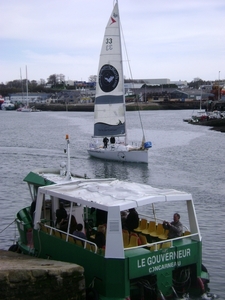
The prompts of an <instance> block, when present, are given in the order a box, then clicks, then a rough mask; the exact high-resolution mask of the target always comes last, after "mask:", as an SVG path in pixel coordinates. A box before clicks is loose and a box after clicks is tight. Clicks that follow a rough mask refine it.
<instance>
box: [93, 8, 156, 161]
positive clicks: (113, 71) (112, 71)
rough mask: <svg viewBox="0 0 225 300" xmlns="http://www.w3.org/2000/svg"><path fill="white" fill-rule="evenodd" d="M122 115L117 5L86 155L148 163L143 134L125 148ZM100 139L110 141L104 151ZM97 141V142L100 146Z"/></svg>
mask: <svg viewBox="0 0 225 300" xmlns="http://www.w3.org/2000/svg"><path fill="white" fill-rule="evenodd" d="M125 114H126V105H125V93H124V76H123V62H122V47H121V32H120V18H119V9H118V2H117V3H116V4H115V6H114V9H113V11H112V14H111V16H110V18H109V21H108V24H107V26H106V29H105V35H104V39H103V44H102V49H101V54H100V61H99V68H98V79H97V83H96V96H95V109H94V136H93V141H92V142H91V143H90V145H89V149H88V153H89V154H90V155H91V156H93V157H97V158H101V159H108V160H115V161H127V162H141V163H148V149H149V148H151V146H152V144H151V142H145V137H144V134H143V138H142V141H141V142H140V145H138V146H133V145H128V144H127V131H126V115H125ZM104 137H107V138H111V137H113V138H114V139H113V142H111V143H109V144H108V146H107V147H103V143H102V139H103V138H104ZM98 138H101V145H100V146H99V142H98ZM122 139H123V140H122ZM111 141H112V139H111Z"/></svg>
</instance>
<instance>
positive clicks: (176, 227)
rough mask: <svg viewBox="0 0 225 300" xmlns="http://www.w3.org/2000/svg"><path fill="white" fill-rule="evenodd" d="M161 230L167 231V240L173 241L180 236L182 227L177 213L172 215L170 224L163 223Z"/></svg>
mask: <svg viewBox="0 0 225 300" xmlns="http://www.w3.org/2000/svg"><path fill="white" fill-rule="evenodd" d="M163 228H164V229H168V230H169V233H168V239H173V238H176V237H179V236H182V234H183V225H182V223H181V222H180V215H179V214H178V213H175V214H174V215H173V221H172V222H167V221H163Z"/></svg>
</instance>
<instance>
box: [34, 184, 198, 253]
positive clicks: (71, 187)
mask: <svg viewBox="0 0 225 300" xmlns="http://www.w3.org/2000/svg"><path fill="white" fill-rule="evenodd" d="M46 196H47V197H46ZM48 196H49V197H51V198H52V200H53V202H52V203H53V209H54V204H55V202H56V201H57V200H58V199H60V200H67V201H70V202H71V203H77V204H79V206H76V205H75V206H74V207H75V208H76V209H78V208H81V209H82V207H85V206H86V207H92V208H97V209H101V210H104V211H107V226H106V234H107V239H106V247H105V257H107V258H124V257H125V253H124V246H123V239H122V225H121V214H120V212H121V211H124V210H128V209H130V208H138V207H141V206H145V205H149V204H153V203H165V205H166V206H167V203H168V202H170V201H182V202H184V201H185V203H186V202H187V204H188V203H189V205H187V207H188V215H189V220H190V221H191V222H190V223H191V230H192V232H194V233H198V232H199V228H198V224H197V219H196V216H195V211H194V206H193V205H194V204H193V200H192V196H191V194H189V193H185V192H181V191H177V190H173V189H158V188H153V187H151V186H149V185H145V184H140V183H134V182H126V181H119V180H116V179H78V180H77V181H71V182H70V183H68V182H66V183H59V184H55V185H49V186H44V187H40V188H39V189H38V198H37V204H36V211H35V219H34V228H35V229H38V228H39V225H38V222H40V218H41V211H42V203H43V200H44V199H47V198H48ZM169 206H170V205H169ZM71 208H72V206H71Z"/></svg>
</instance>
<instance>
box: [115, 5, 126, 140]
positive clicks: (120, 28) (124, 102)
mask: <svg viewBox="0 0 225 300" xmlns="http://www.w3.org/2000/svg"><path fill="white" fill-rule="evenodd" d="M116 4H117V6H118V23H119V41H120V53H121V71H122V79H121V80H122V92H123V105H124V117H125V145H127V122H126V101H125V89H124V73H123V52H122V39H121V32H122V27H121V22H120V11H119V3H118V0H116ZM124 44H125V41H124Z"/></svg>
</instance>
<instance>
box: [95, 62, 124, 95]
mask: <svg viewBox="0 0 225 300" xmlns="http://www.w3.org/2000/svg"><path fill="white" fill-rule="evenodd" d="M98 82H99V86H100V88H101V90H102V91H103V92H105V93H109V92H111V91H113V90H114V89H115V88H116V87H117V84H118V82H119V73H118V71H117V70H116V68H114V67H113V66H111V65H104V66H102V68H101V70H100V72H99V79H98Z"/></svg>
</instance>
